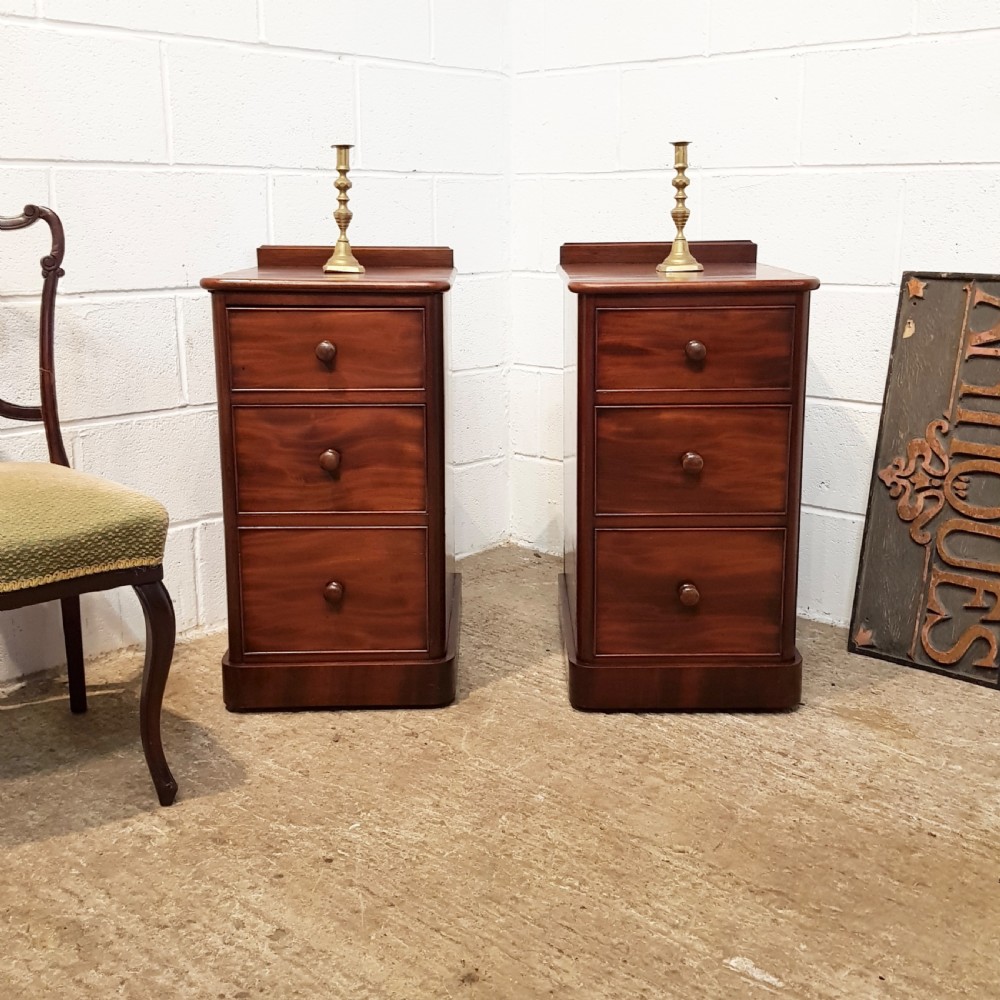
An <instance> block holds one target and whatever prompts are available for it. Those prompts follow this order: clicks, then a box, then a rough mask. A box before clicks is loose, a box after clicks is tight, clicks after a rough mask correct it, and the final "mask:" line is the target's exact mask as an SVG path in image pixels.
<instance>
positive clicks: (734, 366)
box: [595, 306, 795, 389]
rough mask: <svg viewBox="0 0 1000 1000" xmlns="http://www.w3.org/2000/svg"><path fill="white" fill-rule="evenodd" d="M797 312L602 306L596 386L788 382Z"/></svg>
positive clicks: (747, 385)
mask: <svg viewBox="0 0 1000 1000" xmlns="http://www.w3.org/2000/svg"><path fill="white" fill-rule="evenodd" d="M794 318H795V310H794V309H793V308H792V307H791V306H753V307H732V308H684V309H599V310H598V311H597V362H596V364H597V369H596V375H595V378H596V385H597V388H598V389H784V388H787V387H788V386H789V385H791V376H792V337H793V329H794ZM689 344H700V345H701V346H702V347H703V348H704V358H703V360H697V356H698V355H699V353H700V351H699V349H698V348H697V347H694V346H692V347H691V348H690V349H689V348H688V345H689ZM689 351H690V354H692V355H694V356H695V357H694V358H692V357H690V356H689Z"/></svg>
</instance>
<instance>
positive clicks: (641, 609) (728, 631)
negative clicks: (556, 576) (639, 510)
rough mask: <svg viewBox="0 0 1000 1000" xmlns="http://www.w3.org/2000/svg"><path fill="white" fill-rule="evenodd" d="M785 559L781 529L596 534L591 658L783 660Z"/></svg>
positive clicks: (646, 530) (611, 531)
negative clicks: (768, 656) (777, 657)
mask: <svg viewBox="0 0 1000 1000" xmlns="http://www.w3.org/2000/svg"><path fill="white" fill-rule="evenodd" d="M784 555H785V532H784V529H781V528H744V529H735V528H734V529H728V528H713V529H675V528H662V529H641V530H629V529H617V530H610V529H602V530H598V531H597V537H596V543H595V570H596V573H595V577H596V583H595V596H596V608H595V613H594V623H595V632H596V634H595V637H594V638H595V643H594V652H595V653H596V654H597V655H598V656H602V655H603V656H609V655H625V656H627V655H637V656H644V655H650V656H655V655H661V656H664V655H665V656H669V655H675V654H676V655H698V654H707V655H712V654H732V655H737V654H744V655H766V654H777V653H780V650H781V616H782V589H783V580H784V574H783V567H784Z"/></svg>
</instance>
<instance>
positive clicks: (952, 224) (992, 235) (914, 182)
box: [900, 167, 1000, 274]
mask: <svg viewBox="0 0 1000 1000" xmlns="http://www.w3.org/2000/svg"><path fill="white" fill-rule="evenodd" d="M998 200H1000V170H997V169H996V168H995V167H991V168H989V169H986V170H968V169H966V170H962V169H955V168H952V169H947V170H933V171H929V170H928V171H921V172H919V173H911V174H910V175H909V176H908V177H907V178H906V185H905V195H904V202H903V222H902V248H901V251H900V263H901V265H902V270H905V271H972V272H975V273H987V274H996V273H997V271H998V270H1000V264H998V259H997V252H996V247H997V246H998V245H1000V214H998V213H997V212H995V211H989V210H987V206H991V205H996V204H998Z"/></svg>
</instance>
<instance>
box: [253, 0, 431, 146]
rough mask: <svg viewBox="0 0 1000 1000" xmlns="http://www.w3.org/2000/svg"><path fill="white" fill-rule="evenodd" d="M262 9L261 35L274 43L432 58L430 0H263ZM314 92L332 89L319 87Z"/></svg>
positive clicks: (389, 56) (388, 56)
mask: <svg viewBox="0 0 1000 1000" xmlns="http://www.w3.org/2000/svg"><path fill="white" fill-rule="evenodd" d="M261 10H262V14H263V18H262V19H263V26H264V38H265V39H266V40H267V41H268V42H270V43H271V44H272V45H288V46H292V47H294V48H303V49H313V50H319V51H322V52H339V53H342V54H344V55H369V56H379V57H381V58H383V59H408V60H413V61H417V62H423V61H426V60H427V59H429V58H430V14H429V12H428V0H406V2H405V3H399V2H398V0H365V2H364V3H356V4H339V3H338V4H332V3H328V2H326V0H263V4H262V6H261ZM315 96H316V97H319V98H326V97H329V96H330V95H329V94H328V93H326V92H321V93H319V94H317V95H315ZM318 103H319V104H322V103H323V102H322V100H320V101H319V102H318ZM327 134H328V133H327ZM331 141H333V140H331Z"/></svg>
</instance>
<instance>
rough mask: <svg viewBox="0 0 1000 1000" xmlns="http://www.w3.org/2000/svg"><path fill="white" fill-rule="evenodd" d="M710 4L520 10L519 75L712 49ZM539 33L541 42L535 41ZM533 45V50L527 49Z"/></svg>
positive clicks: (653, 0) (575, 2)
mask: <svg viewBox="0 0 1000 1000" xmlns="http://www.w3.org/2000/svg"><path fill="white" fill-rule="evenodd" d="M709 6H710V5H709V4H687V5H680V4H664V3H660V2H657V0H632V2H630V3H628V4H618V5H614V4H607V3H601V2H599V0H583V2H581V0H548V2H546V3H545V4H525V5H524V7H525V8H526V9H521V10H515V18H514V29H515V30H514V38H513V49H514V54H515V69H517V70H519V71H524V70H531V69H544V68H552V67H562V66H593V65H602V64H603V65H606V64H609V63H622V62H639V61H646V60H652V59H675V58H678V57H681V56H692V55H700V54H702V53H703V52H705V50H706V47H707V45H708V24H709ZM532 33H534V34H535V35H537V36H539V38H538V39H537V40H535V41H532V40H531V37H530V36H531V35H532ZM525 40H527V42H528V44H523V43H524V42H525Z"/></svg>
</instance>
